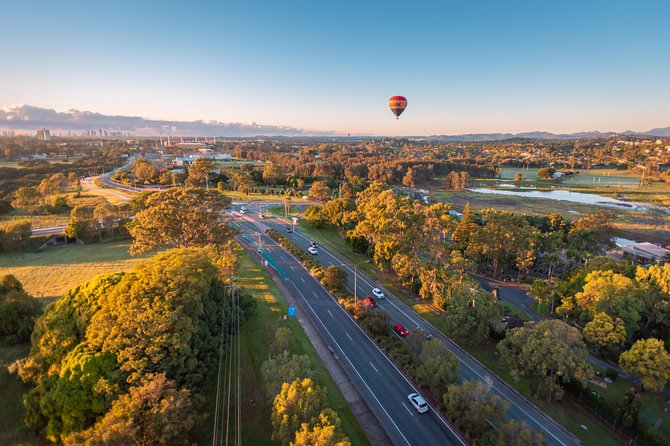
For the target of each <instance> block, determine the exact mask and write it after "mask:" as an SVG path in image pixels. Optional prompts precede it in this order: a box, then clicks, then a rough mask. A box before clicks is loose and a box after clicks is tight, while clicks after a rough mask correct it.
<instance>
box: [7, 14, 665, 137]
mask: <svg viewBox="0 0 670 446" xmlns="http://www.w3.org/2000/svg"><path fill="white" fill-rule="evenodd" d="M5 9H6V13H5V14H3V18H0V24H1V25H2V26H0V35H1V36H2V37H3V38H4V41H5V42H12V45H8V46H7V48H6V51H5V55H4V58H5V60H7V61H11V62H12V66H11V69H10V70H3V71H2V73H0V85H3V86H4V88H3V89H2V90H1V91H0V104H2V105H5V106H6V105H9V104H31V105H33V106H36V107H41V108H47V109H55V110H59V111H64V110H69V109H77V110H90V111H93V112H97V113H101V114H104V115H121V116H142V117H145V118H147V119H151V120H167V121H196V120H204V121H210V120H212V121H217V122H221V123H252V122H253V123H258V124H259V125H261V126H268V127H279V128H294V129H304V130H305V131H307V132H314V133H319V134H322V133H330V132H335V133H338V134H345V135H346V134H347V133H351V134H370V135H389V136H405V135H437V134H466V133H491V132H503V133H507V132H510V133H518V132H531V131H547V132H554V133H572V132H580V131H590V130H599V131H602V132H609V131H615V132H622V131H626V130H634V131H645V130H648V129H652V128H656V127H666V126H668V125H669V124H670V88H669V87H668V85H667V82H666V80H665V76H666V73H667V71H668V68H670V62H669V61H668V60H667V58H663V57H662V55H663V54H664V51H665V43H666V42H668V41H669V40H670V39H669V38H670V30H668V29H667V27H666V26H665V25H664V18H665V17H667V16H668V14H667V12H670V7H669V6H668V5H666V4H663V3H661V2H644V3H643V4H630V3H628V2H589V3H588V4H582V3H580V2H562V3H561V4H560V5H544V4H542V5H538V4H535V3H532V2H515V3H514V4H504V5H501V4H497V3H494V2H480V3H477V4H473V5H462V4H456V3H444V4H443V3H438V2H434V3H431V2H427V3H425V4H424V5H423V6H422V7H421V8H416V7H409V6H403V5H401V4H399V3H384V4H383V5H382V4H376V3H373V2H370V3H366V4H358V3H355V2H351V3H346V2H344V3H343V2H340V3H338V4H337V5H315V4H310V3H306V2H305V3H303V2H295V3H290V4H278V3H262V2H256V3H253V4H248V3H245V4H244V5H241V4H239V5H234V4H224V5H222V4H216V3H214V2H211V3H210V2H198V3H196V4H195V5H188V6H186V5H181V4H174V3H156V2H145V3H143V4H142V5H140V6H138V5H135V4H133V3H130V2H119V3H115V4H114V6H113V7H103V6H102V5H95V4H90V5H87V7H86V8H82V7H81V6H79V5H78V4H76V3H75V2H66V3H61V4H57V5H56V4H50V3H49V2H35V3H31V4H30V5H25V4H11V5H7V6H6V7H5ZM396 94H398V95H403V96H406V97H407V99H408V102H409V105H408V107H407V110H406V112H405V113H404V114H403V115H402V117H401V118H400V119H399V120H397V121H396V120H395V119H394V117H393V115H392V113H391V112H390V111H389V110H388V108H387V101H388V98H389V97H391V96H393V95H396Z"/></svg>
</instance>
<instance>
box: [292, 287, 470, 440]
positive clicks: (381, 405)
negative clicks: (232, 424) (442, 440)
mask: <svg viewBox="0 0 670 446" xmlns="http://www.w3.org/2000/svg"><path fill="white" fill-rule="evenodd" d="M291 283H293V282H291ZM293 287H294V288H295V290H296V291H297V292H298V294H300V295H301V296H302V298H303V300H304V301H305V304H307V306H308V307H309V309H310V310H312V314H314V317H316V319H317V320H318V321H319V323H320V324H321V326H322V327H323V329H324V330H325V331H326V333H328V336H330V339H332V340H333V342H334V343H335V345H336V346H337V348H338V349H340V351H341V352H342V356H344V359H346V360H347V362H348V363H349V365H350V366H351V368H352V370H353V371H354V372H356V375H358V378H359V379H360V380H361V382H362V383H363V385H364V386H365V387H366V388H367V389H368V392H370V395H372V397H373V398H374V399H375V401H377V404H379V407H381V409H382V410H383V411H384V413H385V414H386V416H387V417H388V419H389V420H390V421H391V423H392V424H393V426H395V428H396V430H397V431H398V433H399V434H400V436H401V437H402V438H403V440H405V443H407V444H408V445H409V446H411V445H412V444H411V443H410V442H409V440H407V437H405V434H403V433H402V431H401V430H400V428H399V427H398V425H397V424H396V423H395V421H393V418H391V415H390V414H389V413H388V412H387V411H386V408H385V407H384V405H383V404H382V403H381V401H379V398H377V395H375V393H374V392H373V391H372V389H371V388H370V386H368V383H367V382H366V381H365V380H364V379H363V377H362V376H361V374H360V373H359V372H358V369H357V368H356V367H355V366H354V364H353V363H352V362H351V360H350V359H349V357H348V356H347V354H346V353H345V352H344V350H343V349H342V347H340V344H338V343H337V341H336V340H335V337H334V336H333V335H332V333H331V332H330V330H328V327H326V325H325V324H324V323H323V321H322V320H321V318H320V317H319V315H318V314H316V311H314V308H312V305H311V304H310V303H309V301H308V300H307V299H305V296H304V295H303V294H302V292H301V291H300V290H299V289H298V288H297V287H296V286H295V285H293ZM396 370H397V369H396ZM401 375H402V374H401ZM403 376H404V375H403ZM406 379H407V378H405V380H406ZM452 432H453V431H452ZM456 438H459V437H458V436H456ZM463 444H464V445H465V443H463Z"/></svg>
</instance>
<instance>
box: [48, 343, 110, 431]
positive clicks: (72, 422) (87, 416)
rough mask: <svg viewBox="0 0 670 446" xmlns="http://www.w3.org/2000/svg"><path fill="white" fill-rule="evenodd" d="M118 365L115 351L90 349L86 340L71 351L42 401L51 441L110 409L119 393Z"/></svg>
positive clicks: (88, 422)
mask: <svg viewBox="0 0 670 446" xmlns="http://www.w3.org/2000/svg"><path fill="white" fill-rule="evenodd" d="M117 367H118V363H117V360H116V356H115V355H114V354H111V353H103V352H100V351H95V350H91V349H90V348H89V346H88V344H86V343H85V342H84V343H81V344H79V345H78V346H77V347H76V348H75V349H74V350H72V351H71V352H70V353H68V355H67V356H66V357H65V358H64V359H63V362H62V363H61V369H60V373H59V374H58V378H57V379H56V381H55V383H53V384H52V385H51V386H49V388H48V390H47V391H46V392H45V393H44V395H43V396H42V398H41V400H40V407H41V408H42V412H43V413H44V415H45V416H46V417H47V418H48V423H47V427H46V434H47V438H48V439H49V440H51V441H53V442H58V440H60V439H61V438H62V437H63V436H64V435H67V434H69V433H70V432H77V431H80V430H82V429H84V428H86V427H88V426H90V425H92V424H93V423H94V422H95V420H96V419H97V418H98V417H99V416H101V415H102V414H104V413H105V412H106V411H107V410H108V409H109V405H110V402H111V400H113V399H114V398H115V397H116V396H117V394H118V393H119V388H118V385H117V383H116V382H115V374H116V373H117Z"/></svg>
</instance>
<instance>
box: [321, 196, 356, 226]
mask: <svg viewBox="0 0 670 446" xmlns="http://www.w3.org/2000/svg"><path fill="white" fill-rule="evenodd" d="M321 209H322V212H323V218H324V219H325V220H326V222H328V223H330V224H331V225H333V226H337V227H340V228H342V227H345V226H348V225H349V224H350V223H353V221H352V220H353V214H354V211H355V210H356V206H355V205H354V203H353V202H352V201H351V200H348V199H346V198H335V199H334V200H330V201H329V202H328V203H326V204H324V205H323V206H321Z"/></svg>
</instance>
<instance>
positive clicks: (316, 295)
mask: <svg viewBox="0 0 670 446" xmlns="http://www.w3.org/2000/svg"><path fill="white" fill-rule="evenodd" d="M315 280H316V279H315ZM312 294H313V295H314V297H319V295H318V294H316V291H312Z"/></svg>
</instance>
